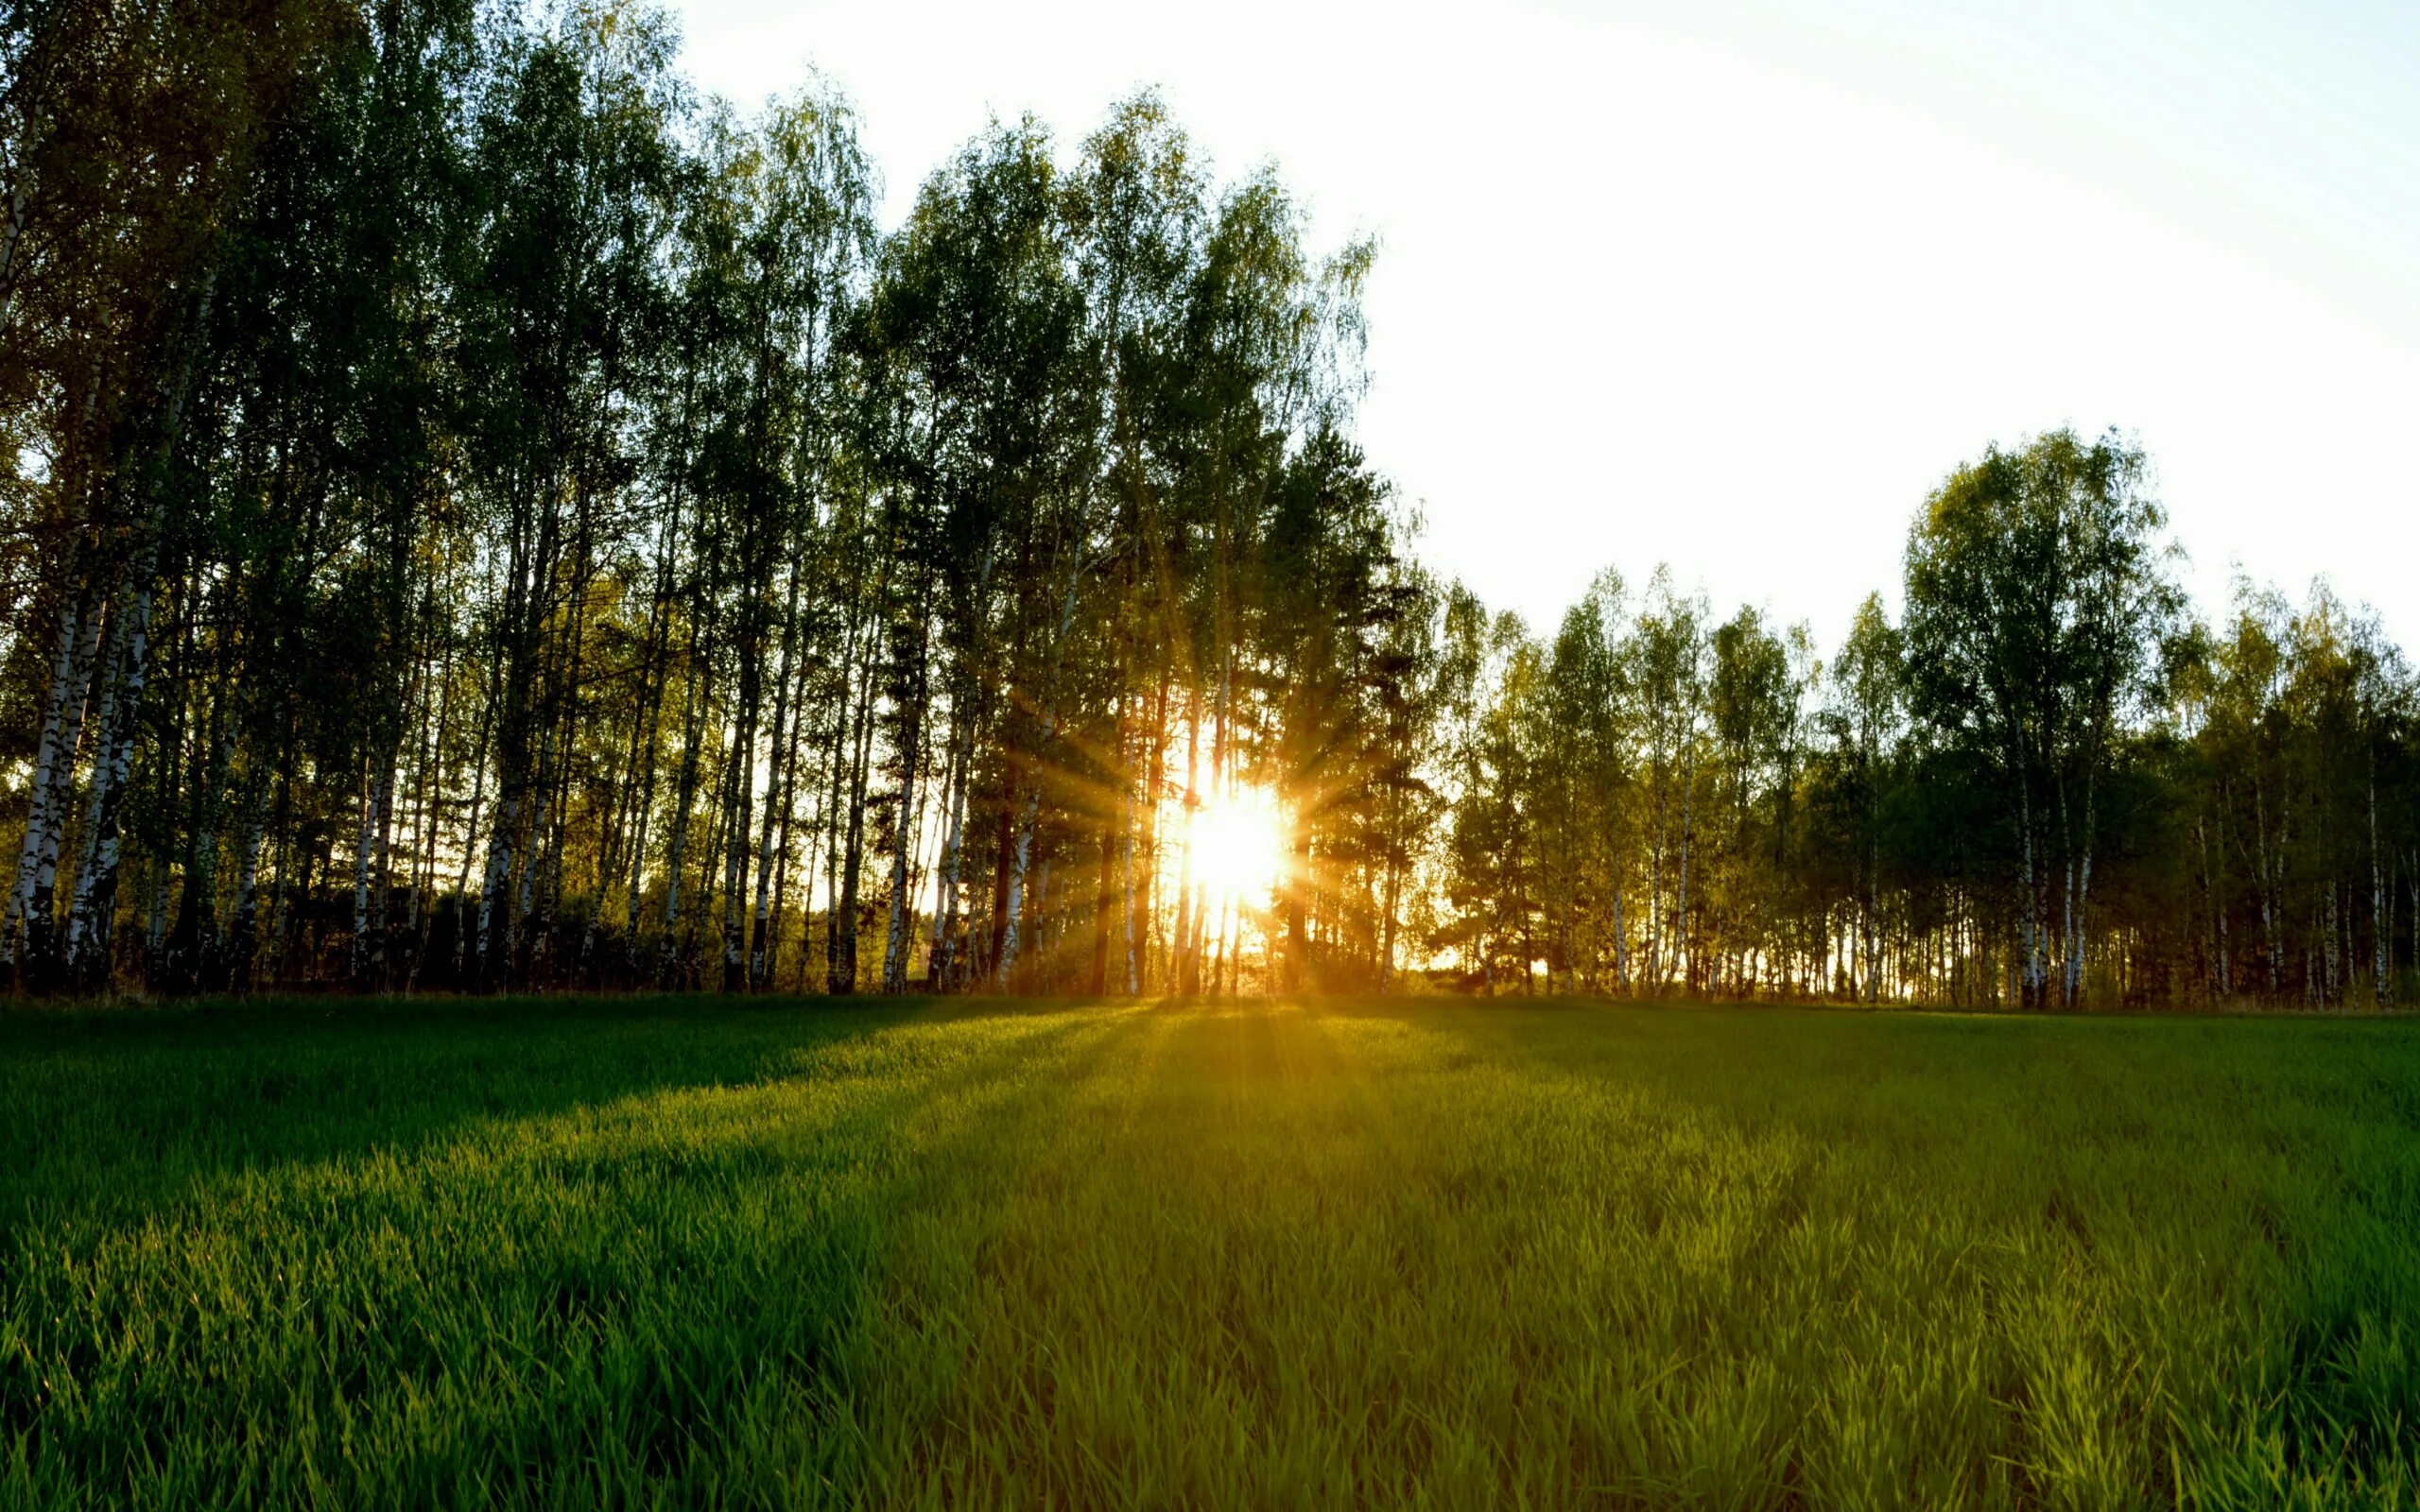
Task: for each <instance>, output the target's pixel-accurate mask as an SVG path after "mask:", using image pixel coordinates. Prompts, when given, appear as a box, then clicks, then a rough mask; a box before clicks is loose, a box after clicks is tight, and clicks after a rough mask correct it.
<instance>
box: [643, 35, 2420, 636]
mask: <svg viewBox="0 0 2420 1512" xmlns="http://www.w3.org/2000/svg"><path fill="white" fill-rule="evenodd" d="M672 9H673V10H674V12H675V13H676V14H677V15H678V16H680V17H681V18H682V23H683V31H684V33H685V35H686V37H687V39H688V43H687V46H686V48H685V50H684V57H685V60H686V66H687V68H688V70H689V72H690V73H691V75H692V76H693V77H695V78H696V79H697V80H698V81H699V82H700V84H701V85H702V86H703V87H705V88H707V89H710V90H714V91H717V92H718V93H721V94H726V95H729V96H731V97H732V98H733V99H735V100H736V101H738V102H741V103H743V104H748V103H753V102H755V101H757V100H760V99H761V98H763V97H764V96H765V95H767V94H771V93H776V92H784V91H787V90H788V89H790V88H791V87H793V86H794V85H795V84H796V83H797V82H798V81H799V80H800V78H801V77H803V76H804V67H805V65H807V64H808V63H810V62H811V63H812V64H813V65H815V66H816V67H818V68H820V69H821V70H822V71H823V73H824V74H826V75H827V76H828V77H831V78H832V79H833V80H834V81H836V82H837V83H838V84H839V85H840V86H841V87H842V88H843V89H844V90H845V91H846V92H847V93H849V94H851V95H853V96H854V97H855V98H856V101H857V103H858V105H859V107H860V109H861V110H862V112H863V115H864V130H865V136H866V140H867V146H868V147H869V149H870V151H871V152H872V153H873V156H874V158H875V160H876V161H877V162H878V163H880V164H881V165H882V169H883V171H884V174H885V176H886V180H887V187H888V198H887V202H886V221H887V223H895V221H896V219H897V217H898V216H899V215H901V214H903V213H904V211H905V209H906V208H907V206H908V204H909V202H910V201H911V200H912V198H913V197H914V193H915V189H916V186H917V184H918V182H919V181H920V180H921V179H922V178H923V176H924V175H925V173H926V172H928V171H929V170H930V169H931V168H932V167H934V166H935V165H936V164H938V163H940V162H941V161H942V158H943V157H944V156H945V155H946V154H947V153H948V152H949V151H950V150H951V149H952V148H953V147H955V146H957V145H958V144H959V143H960V142H962V141H964V140H965V139H966V138H967V137H969V136H970V135H972V134H974V133H975V132H976V131H977V130H978V129H980V128H981V127H982V126H983V124H984V122H985V120H986V118H987V116H988V115H989V114H991V113H993V112H997V113H999V114H1001V115H1003V116H1013V115H1015V114H1017V113H1019V112H1026V111H1031V112H1033V113H1034V114H1036V115H1037V116H1039V117H1040V118H1042V119H1043V120H1045V121H1046V122H1048V123H1050V124H1051V125H1052V126H1053V127H1054V128H1055V129H1056V130H1057V132H1058V134H1059V135H1060V137H1061V139H1062V141H1063V143H1064V144H1066V145H1068V146H1070V147H1071V148H1072V146H1073V144H1074V143H1075V142H1076V141H1077V140H1078V139H1080V137H1081V136H1082V134H1083V133H1084V132H1085V131H1087V130H1089V129H1091V128H1092V127H1093V126H1094V125H1095V124H1096V123H1097V122H1098V120H1099V119H1100V118H1101V116H1102V114H1103V113H1104V112H1106V110H1107V109H1108V107H1109V106H1110V104H1111V103H1112V102H1113V101H1115V99H1117V98H1119V97H1121V96H1123V95H1124V94H1128V93H1130V92H1131V91H1132V90H1133V89H1135V88H1136V87H1138V86H1140V85H1144V84H1156V85H1158V86H1160V87H1161V88H1162V89H1163V91H1164V92H1165V94H1166V95H1167V100H1168V103H1169V105H1170V107H1171V109H1172V111H1173V112H1174V113H1175V115H1176V118H1177V119H1178V120H1179V121H1180V122H1181V123H1182V124H1183V125H1184V127H1185V128H1186V129H1187V130H1188V131H1189V132H1190V133H1191V134H1192V135H1193V137H1194V139H1195V141H1196V143H1197V145H1198V146H1199V147H1200V148H1201V150H1202V151H1204V152H1205V153H1206V155H1207V156H1208V157H1209V158H1210V159H1211V160H1212V163H1213V164H1214V166H1216V168H1217V169H1218V170H1219V172H1220V174H1221V175H1222V176H1232V175H1234V174H1236V173H1239V172H1241V171H1243V170H1244V169H1246V168H1248V167H1250V166H1251V165H1253V163H1258V162H1260V161H1262V160H1264V159H1271V158H1273V159H1275V160H1276V161H1277V162H1278V163H1279V164H1280V165H1281V167H1282V169H1283V172H1284V174H1285V177H1286V179H1287V180H1288V182H1289V183H1290V184H1291V185H1292V186H1293V187H1294V189H1295V190H1296V192H1297V193H1298V194H1299V195H1300V196H1301V197H1302V198H1304V199H1305V201H1307V202H1308V204H1309V205H1310V206H1311V208H1312V210H1313V213H1314V227H1315V234H1316V239H1317V241H1318V242H1319V244H1320V245H1321V247H1322V249H1323V248H1324V247H1326V246H1332V245H1333V244H1334V243H1335V242H1336V241H1338V240H1340V238H1341V237H1342V236H1344V235H1345V234H1348V233H1350V232H1361V231H1366V232H1374V233H1375V234H1376V235H1377V236H1378V237H1379V239H1380V242H1381V252H1380V257H1379V263H1378V268H1377V272H1376V274H1375V275H1374V279H1373V282H1372V286H1371V290H1370V297H1369V314H1370V318H1371V323H1372V340H1371V351H1370V359H1371V366H1372V369H1373V370H1374V380H1375V381H1374V387H1373V389H1372V392H1371V396H1370V399H1369V402H1368V404H1367V406H1366V408H1365V409H1364V412H1363V423H1362V436H1363V438H1364V441H1365V442H1366V444H1367V446H1368V449H1369V453H1370V455H1371V459H1372V460H1373V462H1374V463H1375V464H1376V465H1377V466H1378V467H1379V468H1380V469H1381V470H1382V471H1384V472H1387V473H1388V474H1389V475H1390V476H1392V478H1394V479H1395V481H1396V482H1397V483H1398V485H1400V487H1401V488H1402V489H1403V490H1404V491H1405V492H1406V493H1407V494H1409V496H1411V497H1412V498H1414V499H1418V500H1421V501H1424V502H1425V505H1426V512H1427V518H1428V535H1427V543H1426V551H1427V556H1428V558H1429V559H1430V560H1431V561H1432V562H1434V563H1436V564H1437V565H1438V566H1439V567H1440V568H1441V569H1442V570H1443V571H1446V572H1450V573H1456V574H1459V575H1461V576H1462V577H1463V578H1464V579H1465V580H1466V581H1468V582H1469V583H1470V584H1471V585H1472V586H1473V587H1474V588H1476V589H1477V590H1478V592H1479V593H1480V594H1481V595H1482V596H1483V597H1485V598H1486V599H1487V600H1488V601H1489V602H1490V603H1491V604H1495V605H1502V606H1508V607H1511V608H1513V609H1517V610H1521V611H1522V612H1523V613H1525V614H1527V615H1528V616H1530V619H1531V620H1532V622H1533V623H1534V624H1536V625H1538V626H1539V627H1541V628H1546V627H1551V625H1552V622H1553V621H1554V619H1555V618H1556V617H1557V616H1558V615H1559V614H1560V613H1561V611H1562V609H1563V607H1564V605H1565V604H1567V603H1568V602H1569V601H1570V600H1571V599H1572V598H1574V597H1575V596H1577V595H1578V594H1579V593H1581V591H1582V589H1583V588H1584V587H1585V585H1586V583H1587V581H1588V579H1589V577H1590V576H1592V575H1593V574H1594V573H1595V572H1596V570H1597V569H1598V568H1599V567H1600V566H1605V565H1612V566H1616V567H1618V568H1619V569H1621V571H1622V572H1623V573H1624V575H1625V576H1628V577H1629V578H1630V579H1631V580H1632V581H1633V582H1634V584H1635V583H1638V582H1641V581H1643V580H1644V579H1645V577H1646V576H1647V574H1648V573H1649V572H1650V571H1651V569H1652V568H1653V566H1654V565H1655V563H1656V562H1658V561H1662V560H1668V561H1670V562H1671V563H1672V565H1673V567H1674V569H1675V571H1676V572H1677V573H1678V574H1679V575H1680V576H1681V578H1682V580H1683V581H1684V582H1685V583H1694V582H1703V584H1704V585H1705V586H1706V587H1707V588H1708V589H1709V590H1710V591H1711V592H1712V593H1713V595H1714V598H1715V601H1716V604H1717V607H1718V609H1721V610H1726V611H1727V610H1728V608H1730V607H1731V606H1734V605H1736V604H1737V603H1738V602H1740V601H1742V600H1745V601H1748V602H1754V603H1761V604H1764V605H1767V606H1768V607H1770V608H1771V609H1772V610H1774V611H1775V612H1776V613H1777V614H1778V615H1779V616H1780V617H1781V618H1783V619H1784V620H1794V619H1799V618H1805V619H1807V620H1809V621H1810V622H1811V623H1812V624H1813V625H1814V627H1815V629H1816V631H1817V633H1818V636H1819V638H1820V639H1821V640H1822V642H1823V643H1824V645H1825V646H1826V648H1827V649H1828V647H1829V645H1830V644H1831V643H1832V642H1833V641H1834V639H1835V638H1836V637H1837V635H1838V634H1839V632H1840V630H1841V628H1842V627H1845V625H1846V623H1847V620H1848V616H1849V614H1850V613H1851V611H1852V610H1854V608H1855V606H1856V604H1857V601H1858V599H1859V598H1861V597H1862V596H1863V595H1864V594H1865V593H1866V592H1868V591H1869V590H1871V589H1881V590H1883V591H1884V592H1885V593H1887V594H1889V595H1890V598H1891V601H1892V602H1893V606H1894V608H1895V605H1896V601H1897V582H1898V576H1899V552H1900V547H1901V545H1902V543H1903V541H1904V540H1905V536H1906V530H1907V525H1908V522H1909V520H1910V516H1911V515H1912V513H1913V511H1914V510H1915V509H1916V507H1918V506H1919V504H1920V503H1921V502H1922V500H1923V498H1924V495H1925V493H1926V491H1927V490H1928V489H1929V488H1930V487H1932V486H1933V485H1934V484H1936V483H1938V482H1939V481H1940V479H1941V477H1942V476H1943V474H1944V473H1945V472H1947V471H1949V469H1950V468H1951V467H1952V466H1954V465H1955V464H1956V463H1957V462H1959V461H1960V460H1961V459H1962V458H1965V457H1969V456H1972V455H1976V454H1977V453H1979V451H1980V450H1981V449H1982V447H1983V445H1984V444H1985V443H1986V442H1987V441H1990V440H1994V439H1998V440H2001V441H2003V442H2008V441H2014V439H2016V438H2018V437H2019V436H2020V435H2023V434H2025V433H2028V432H2032V431H2038V430H2042V429H2046V428H2049V427H2052V426H2056V425H2061V424H2073V425H2075V426H2077V427H2079V428H2080V429H2082V430H2084V431H2086V432H2087V433H2090V432H2097V431H2099V430H2100V429H2101V428H2103V427H2105V426H2108V425H2112V424H2116V425H2119V426H2122V427H2125V428H2127V429H2128V430H2130V431H2133V432H2134V433H2135V434H2136V435H2137V436H2138V437H2139V438H2140V440H2141V441H2142V443H2143V444H2144V445H2145V446H2146V447H2147V448H2148V449H2149V450H2150V452H2151V453H2152V457H2153V460H2154V462H2155V464H2156V466H2157V469H2158V476H2159V482H2160V493H2161V496H2162V497H2163V498H2164V499H2165V501H2166V502H2167V504H2168V506H2169V512H2170V515H2171V518H2172V522H2173V524H2174V526H2175V529H2176V533H2177V535H2178V537H2179V539H2180V540H2181V541H2183V542H2184V543H2185V545H2186V547H2187V550H2188V551H2189V552H2190V553H2191V556H2192V563H2191V566H2190V568H2189V569H2188V581H2189V583H2190V585H2191V586H2192V587H2193V588H2194V589H2195V591H2196V592H2197V593H2198V594H2199V595H2200V596H2201V598H2202V600H2203V602H2204V605H2205V606H2208V607H2212V608H2215V607H2217V606H2219V605H2220V604H2221V603H2222V602H2223V600H2224V596H2225V592H2226V585H2227V582H2228V579H2229V576H2230V573H2231V568H2232V564H2233V563H2234V562H2235V561H2236V560H2238V559H2240V560H2241V561H2242V562H2243V563H2245V564H2246V565H2247V566H2248V567H2249V568H2250V569H2251V570H2252V572H2253V573H2254V574H2255V576H2258V577H2261V578H2263V579H2268V580H2273V581H2276V582H2278V583H2280V584H2281V585H2283V586H2285V587H2286V588H2287V589H2288V590H2289V591H2290V593H2293V594H2294V595H2295V596H2297V597H2299V596H2300V594H2301V592H2302V589H2303V587H2304V585H2306V584H2307V583H2308V581H2309V579H2310V578H2311V577H2312V576H2314V575H2317V574H2323V573H2324V574H2325V575H2327V576H2330V577H2331V578H2332V579H2333V580H2334V581H2335V583H2336V585H2337V587H2338V589H2339V590H2340V591H2341V592H2342V593H2344V594H2345V595H2346V596H2347V597H2349V598H2352V599H2355V600H2357V601H2358V600H2367V601H2369V602H2370V603H2372V604H2374V605H2375V606H2376V607H2377V610H2379V611H2380V612H2381V614H2382V615H2383V617H2384V618H2385V620H2386V623H2387V626H2388V627H2389V628H2390V629H2391V630H2392V631H2394V633H2395V634H2396V635H2397V637H2398V638H2399V639H2401V640H2402V641H2403V642H2404V643H2405V644H2406V645H2407V646H2409V647H2411V648H2412V649H2414V650H2415V651H2420V552H2416V551H2415V546H2420V481H2415V479H2416V478H2420V472H2415V471H2414V469H2413V468H2412V466H2411V463H2410V460H2409V457H2408V453H2409V447H2410V442H2411V439H2412V438H2413V435H2414V431H2415V427H2416V426H2420V4H2416V3H2413V0H2376V3H2372V4H2367V5H2362V4H2351V3H2340V0H2309V3H2305V4H2283V3H2280V4H2269V5H2261V4H2251V3H2245V0H2197V3H2194V4H2190V5H2187V4H2177V5H2174V6H2169V7H2154V6H2147V5H2140V4H2128V3H2125V0H2098V3H2095V0H2000V3H1978V0H1945V3H1931V4H1927V3H1922V0H1903V3H1893V0H1862V3H1857V4H1841V5H1831V6H1824V7H1815V6H1796V7H1784V6H1780V5H1773V4H1759V3H1756V0H1702V3H1699V4H1694V5H1685V4H1671V5H1661V6H1659V5H1648V4H1632V3H1624V0H1560V3H1556V0H1526V3H1525V0H1495V3H1490V4H1478V5H1474V4H1464V5H1460V6H1440V5H1429V4H1423V3H1417V0H1407V3H1399V4H1393V5H1388V4H1381V3H1374V0H1290V3H1271V0H1196V3H1194V4H1191V5H1187V6H1182V7H1179V6H1170V5H1152V4H1145V3H1137V0H1130V3H1127V4H1115V3H1109V0H1016V3H1007V0H994V3H992V4H987V5H965V6H959V5H942V4H934V3H925V0H685V3H675V4H673V6H672Z"/></svg>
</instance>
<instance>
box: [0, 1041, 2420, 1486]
mask: <svg viewBox="0 0 2420 1512" xmlns="http://www.w3.org/2000/svg"><path fill="white" fill-rule="evenodd" d="M0 1097H5V1099H6V1102H5V1107H6V1108H7V1109H8V1111H7V1112H6V1114H5V1122H0V1224H5V1226H6V1227H5V1229H0V1429H5V1433H6V1437H5V1438H0V1506H9V1507H18V1506H27V1507H39V1506H46V1505H72V1504H82V1503H87V1502H89V1501H93V1500H96V1499H97V1500H105V1501H109V1502H112V1503H117V1502H126V1503H134V1504H138V1505H149V1506H161V1507H166V1506H191V1505H201V1504H221V1503H229V1502H236V1503H247V1502H255V1501H270V1502H282V1503H283V1502H291V1503H310V1504H321V1505H332V1506H389V1505H410V1504H454V1505H489V1504H502V1505H566V1506H586V1505H638V1504H651V1503H681V1504H694V1503H717V1504H736V1505H815V1504H827V1503H873V1504H878V1505H900V1504H919V1505H921V1504H956V1505H964V1504H1020V1505H1025V1504H1043V1503H1061V1504H1065V1503H1083V1504H1096V1505H1121V1506H1122V1505H1138V1504H1139V1505H1152V1504H1202V1505H1220V1506H1236V1507H1264V1506H1279V1507H1283V1506H1304V1507H1312V1506H1318V1507H1327V1506H1336V1505H1340V1504H1350V1503H1375V1504H1394V1503H1415V1502H1426V1503H1432V1504H1436V1505H1442V1506H1478V1505H1489V1504H1498V1505H1515V1504H1524V1503H1526V1504H1530V1505H1567V1504H1572V1503H1604V1504H1616V1505H1622V1504H1635V1505H1666V1504H1691V1505H1697V1504H1704V1505H1730V1506H1768V1505H1789V1504H1804V1505H1821V1506H1856V1505H1901V1504H1907V1505H1933V1506H1944V1505H1984V1506H1989V1505H2060V1506H2065V1505H2072V1506H2127V1505H2139V1504H2154V1503H2155V1504H2168V1503H2175V1502H2180V1501H2182V1502H2186V1503H2193V1504H2208V1505H2229V1506H2245V1507H2270V1506H2282V1505H2291V1504H2305V1505H2312V1506H2318V1505H2330V1506H2334V1505H2364V1504H2368V1505H2378V1506H2390V1505H2394V1506H2401V1505H2409V1504H2410V1503H2411V1499H2412V1496H2413V1494H2414V1491H2415V1489H2420V1434H2415V1427H2420V1250H2415V1247H2414V1244H2413V1239H2412V1235H2413V1234H2414V1233H2415V1232H2420V1132H2415V1126H2414V1125H2415V1123H2420V1025H2412V1024H2406V1023H2402V1022H2269V1021H2241V1020H2238V1021H2192V1022H2171V1021H2150V1020H2087V1021H2076V1020H2013V1019H2012V1020H1984V1019H1962V1018H1949V1017H1914V1016H1897V1015H1853V1014H1818V1013H1797V1012H1784V1011H1771V1010H1763V1011H1751V1010H1736V1011H1724V1010H1718V1011H1689V1010H1683V1009H1668V1010H1658V1009H1627V1008H1613V1007H1588V1006H1569V1005H1557V1006H1540V1007H1513V1006H1505V1005H1491V1006H1470V1005H1434V1004H1418V1005H1384V1006H1381V1005H1369V1006H1361V1007H1355V1006H1350V1005H1347V1006H1332V1007H1292V1006H1276V1007H1264V1006H1259V1005H1248V1006H1244V1007H1240V1008H1224V1007H1222V1008H1215V1009H1214V1008H1205V1007H1200V1006H1189V1007H1188V1006H1148V1005H1147V1006H1140V1007H1132V1006H1098V1005H1092V1006H1076V1007H1055V1006H1054V1007H1048V1008H1044V1007H1033V1008H1027V1007H1022V1006H1018V1005H983V1004H976V1005H950V1006H942V1005H908V1006H906V1007H866V1006H851V1007H842V1006H838V1005H828V1004H807V1005H737V1006H734V1005H717V1004H707V1003H641V1004H630V1005H611V1006H597V1005H496V1006H478V1007H468V1008H466V1007H458V1006H394V1007H375V1008H364V1007H361V1006H358V1005H351V1004H337V1005H326V1006H319V1005H309V1006H305V1005H287V1006H282V1007H274V1008H263V1009H240V1010H233V1011H229V1012H222V1013H215V1014H212V1013H202V1014H179V1015H176V1016H173V1017H164V1018H151V1017H140V1018H132V1019H115V1018H96V1017H85V1018H69V1019H35V1020H26V1019H18V1020H14V1021H10V1022H5V1023H0Z"/></svg>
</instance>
